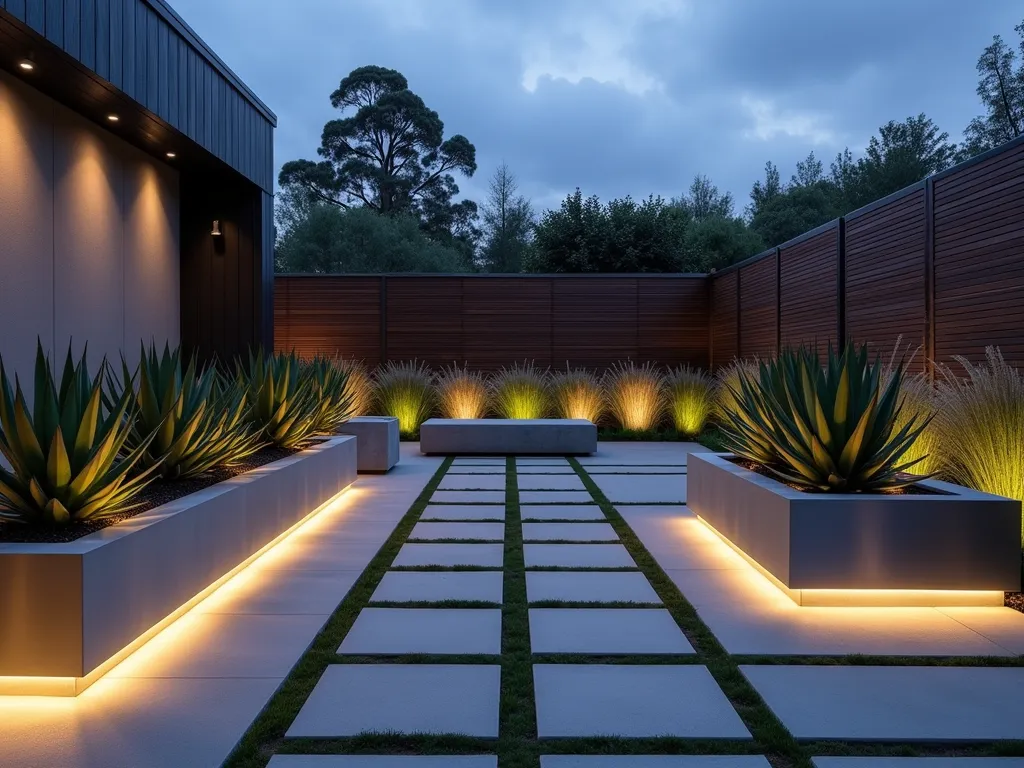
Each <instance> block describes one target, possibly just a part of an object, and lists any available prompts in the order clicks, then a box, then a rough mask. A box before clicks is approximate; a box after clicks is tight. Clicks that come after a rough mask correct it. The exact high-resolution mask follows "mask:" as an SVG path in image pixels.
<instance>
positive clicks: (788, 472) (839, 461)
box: [724, 344, 928, 493]
mask: <svg viewBox="0 0 1024 768" xmlns="http://www.w3.org/2000/svg"><path fill="white" fill-rule="evenodd" d="M903 371H904V366H903V365H902V364H900V365H899V366H898V367H897V368H896V369H895V370H894V371H893V372H892V373H891V375H889V376H888V377H887V381H886V382H885V383H884V384H883V382H882V381H881V364H880V363H879V361H878V360H877V358H876V359H875V360H873V361H872V360H869V358H868V351H867V348H866V347H863V346H862V347H857V346H855V345H853V344H849V345H847V347H846V348H845V350H844V351H843V352H842V353H841V354H837V353H836V352H835V350H833V348H832V346H831V345H829V349H828V357H827V359H826V360H825V363H824V365H822V363H821V361H820V359H819V357H818V355H817V353H816V352H814V351H812V350H810V349H807V348H801V349H795V350H794V349H786V350H783V352H782V353H781V354H780V355H779V356H778V358H776V359H775V360H773V361H770V362H762V363H761V364H760V365H759V367H758V371H757V375H756V376H755V375H752V374H751V373H750V372H748V371H740V373H739V376H738V381H739V386H738V387H736V386H734V385H732V384H731V383H730V384H729V387H730V396H731V399H732V401H733V402H734V407H732V408H731V409H730V410H729V411H728V412H726V414H725V417H726V424H725V426H724V442H725V445H726V447H727V448H728V449H729V450H731V451H732V452H733V453H735V454H736V455H738V456H741V457H743V458H746V459H748V460H750V461H752V462H755V463H756V464H759V465H762V466H763V467H765V468H766V469H767V470H768V471H769V472H770V473H772V474H774V475H775V476H777V477H778V478H780V479H781V480H783V481H785V482H787V483H790V484H792V485H796V486H798V487H802V488H807V489H811V490H817V491H823V492H844V493H853V492H860V491H884V490H893V489H897V488H900V487H904V486H907V485H909V484H912V483H914V482H916V481H917V480H920V479H921V476H914V475H910V474H909V473H908V470H910V469H912V468H913V467H914V466H916V465H917V463H918V462H919V461H920V458H915V459H910V460H904V458H903V457H904V455H905V454H906V453H907V451H908V450H909V448H910V446H911V445H912V444H913V443H914V441H915V440H916V439H917V437H918V436H919V435H920V434H921V432H922V431H923V430H924V429H925V428H926V427H927V423H928V421H927V419H919V418H916V417H914V416H912V417H910V418H909V419H903V414H902V410H901V409H902V407H903V406H902V400H901V396H900V387H901V383H902V378H903ZM898 423H899V427H897V424H898Z"/></svg>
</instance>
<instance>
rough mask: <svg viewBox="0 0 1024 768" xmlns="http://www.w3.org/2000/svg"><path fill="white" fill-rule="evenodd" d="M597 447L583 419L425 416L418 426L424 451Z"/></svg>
mask: <svg viewBox="0 0 1024 768" xmlns="http://www.w3.org/2000/svg"><path fill="white" fill-rule="evenodd" d="M596 450H597V426H596V425H594V423H593V422H590V421H587V420H586V419H428V420H427V421H425V422H424V423H423V426H421V427H420V451H421V452H422V453H426V454H461V455H465V454H486V453H492V454H506V455H511V454H515V455H519V456H523V455H530V454H534V455H540V456H543V455H558V456H564V455H577V456H578V455H582V454H588V453H594V451H596Z"/></svg>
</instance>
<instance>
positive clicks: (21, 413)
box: [0, 344, 155, 525]
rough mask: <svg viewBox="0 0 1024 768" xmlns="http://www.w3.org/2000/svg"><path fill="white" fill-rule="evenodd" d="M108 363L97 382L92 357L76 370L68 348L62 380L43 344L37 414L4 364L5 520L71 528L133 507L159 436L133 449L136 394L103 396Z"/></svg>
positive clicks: (0, 428)
mask: <svg viewBox="0 0 1024 768" xmlns="http://www.w3.org/2000/svg"><path fill="white" fill-rule="evenodd" d="M106 367H107V362H106V360H104V361H103V362H102V363H101V364H100V369H99V372H98V373H97V375H96V377H95V378H93V377H90V376H89V372H88V368H87V367H86V353H85V352H83V353H82V359H81V360H80V361H79V362H78V363H75V361H74V358H73V357H72V354H71V348H70V346H69V347H68V354H67V357H66V358H65V362H64V368H63V371H62V373H61V378H60V380H59V381H55V380H54V376H53V371H52V369H51V368H50V361H49V359H48V358H47V357H46V355H45V354H44V352H43V349H42V345H41V344H37V347H36V364H35V376H34V392H33V396H34V400H33V406H32V409H31V411H30V409H29V407H28V405H27V403H26V401H25V396H24V393H23V392H22V389H21V383H20V382H19V381H18V379H17V377H16V378H15V384H14V388H13V390H12V387H11V382H10V379H9V378H8V376H7V371H6V370H5V369H4V366H3V361H2V360H0V453H2V454H3V456H4V458H5V459H6V460H7V462H8V463H9V464H10V466H11V470H10V471H7V470H6V469H4V468H3V467H2V466H0V518H3V519H6V520H9V521H12V522H18V523H29V524H36V525H66V524H68V523H71V522H77V521H84V520H90V519H98V518H102V517H108V516H110V515H115V514H118V513H120V512H125V511H127V510H129V509H131V508H132V506H133V504H132V502H133V501H134V499H135V498H136V497H137V495H138V493H139V491H141V490H142V488H143V487H145V485H146V484H147V483H148V482H149V481H150V479H151V477H152V475H153V468H152V467H150V468H149V469H144V470H143V471H142V472H140V473H135V474H133V473H132V470H133V469H134V468H136V466H137V465H138V464H139V462H140V460H141V459H142V457H143V455H144V453H145V451H146V449H147V448H148V446H149V443H150V442H151V441H152V440H153V439H154V438H155V433H152V434H149V435H146V436H144V437H143V439H142V440H141V441H140V442H139V444H138V445H135V446H128V445H126V443H127V440H128V437H129V435H130V433H131V429H132V422H133V421H134V418H135V408H134V404H133V400H132V396H131V392H126V393H124V394H122V395H121V396H120V397H118V398H116V399H115V400H113V401H106V400H105V398H104V396H103V377H104V373H105V371H106Z"/></svg>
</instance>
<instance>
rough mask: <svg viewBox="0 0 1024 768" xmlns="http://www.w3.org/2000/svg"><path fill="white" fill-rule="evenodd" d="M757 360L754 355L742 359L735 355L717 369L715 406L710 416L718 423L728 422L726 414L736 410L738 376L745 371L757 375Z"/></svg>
mask: <svg viewBox="0 0 1024 768" xmlns="http://www.w3.org/2000/svg"><path fill="white" fill-rule="evenodd" d="M758 364H759V361H758V359H757V358H756V357H754V358H750V359H742V358H738V357H735V358H733V360H732V362H731V363H729V364H728V365H725V366H723V367H721V368H719V369H718V372H717V373H716V374H715V406H714V410H713V411H712V417H713V418H714V419H715V421H716V422H717V423H719V424H728V423H729V418H728V414H729V412H730V411H735V410H736V396H735V394H734V393H735V392H739V391H740V377H741V376H742V374H744V373H746V374H747V375H749V376H753V377H754V378H756V377H757V372H758Z"/></svg>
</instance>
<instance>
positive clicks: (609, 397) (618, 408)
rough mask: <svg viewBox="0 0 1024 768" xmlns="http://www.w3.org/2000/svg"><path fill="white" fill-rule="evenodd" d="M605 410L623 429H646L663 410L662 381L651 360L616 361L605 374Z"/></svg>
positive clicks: (658, 417) (652, 427)
mask: <svg viewBox="0 0 1024 768" xmlns="http://www.w3.org/2000/svg"><path fill="white" fill-rule="evenodd" d="M602 383H603V385H604V392H605V399H606V401H607V403H608V410H609V412H610V413H611V414H612V416H613V417H614V418H615V420H616V421H617V422H618V424H619V426H620V427H622V428H623V429H626V430H629V431H633V432H646V431H649V430H651V429H654V428H655V427H656V426H658V421H659V420H660V419H661V416H662V414H663V413H664V411H665V382H664V379H663V378H662V376H661V374H660V373H659V372H658V370H657V368H655V367H654V365H653V364H652V363H645V364H644V365H637V364H636V363H634V362H633V361H632V360H630V361H629V362H628V363H618V364H616V365H614V366H612V367H611V368H609V369H608V371H607V372H606V373H605V375H604V380H603V382H602Z"/></svg>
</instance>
